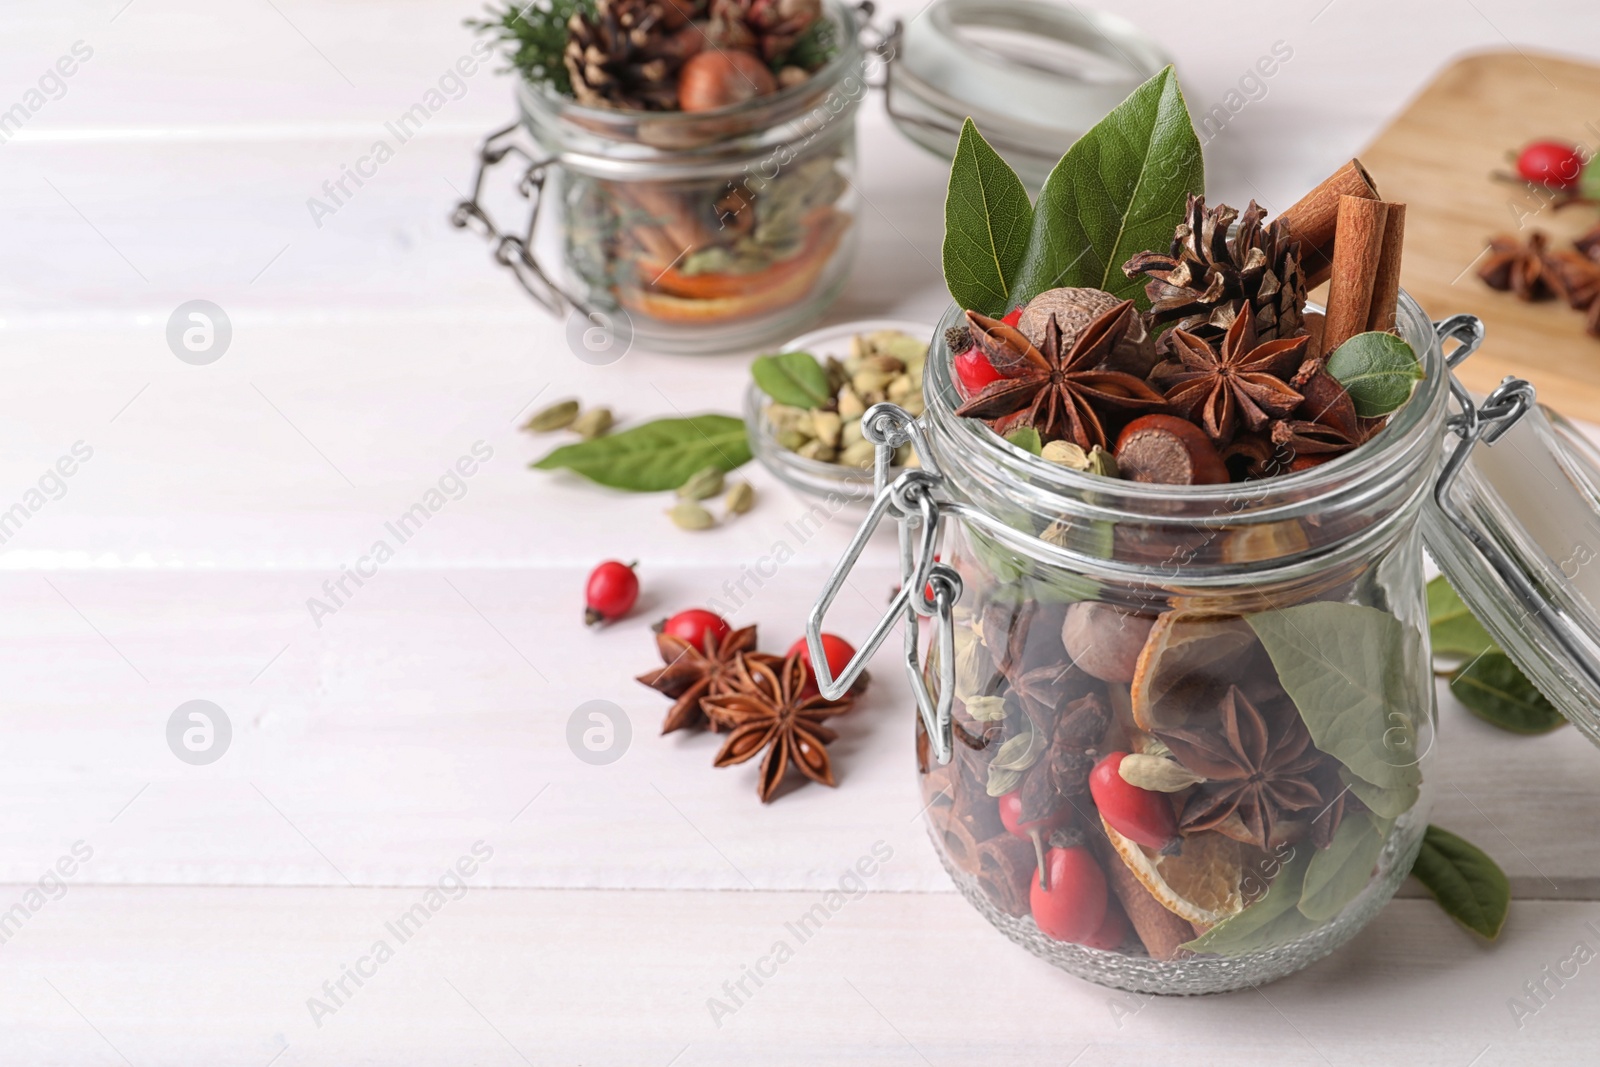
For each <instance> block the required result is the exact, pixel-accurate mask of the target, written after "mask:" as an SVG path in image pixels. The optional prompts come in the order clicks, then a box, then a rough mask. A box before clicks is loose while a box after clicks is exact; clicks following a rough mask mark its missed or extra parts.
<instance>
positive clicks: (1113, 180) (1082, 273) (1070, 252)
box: [1011, 67, 1205, 308]
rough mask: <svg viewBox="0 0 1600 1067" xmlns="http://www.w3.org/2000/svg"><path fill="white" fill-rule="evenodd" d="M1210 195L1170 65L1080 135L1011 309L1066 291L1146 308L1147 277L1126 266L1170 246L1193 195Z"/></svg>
mask: <svg viewBox="0 0 1600 1067" xmlns="http://www.w3.org/2000/svg"><path fill="white" fill-rule="evenodd" d="M1204 192H1205V163H1204V161H1203V159H1202V158H1201V153H1200V140H1199V138H1198V137H1196V136H1195V132H1194V126H1193V124H1192V123H1191V122H1190V120H1189V109H1188V107H1187V105H1185V104H1184V101H1183V92H1182V90H1181V89H1179V87H1178V77H1177V75H1176V74H1175V73H1174V72H1173V69H1172V68H1171V67H1167V68H1166V69H1164V70H1162V71H1161V72H1160V73H1159V74H1157V75H1155V77H1153V78H1151V79H1150V80H1149V81H1147V82H1145V83H1144V84H1143V85H1141V86H1139V88H1137V89H1135V90H1134V91H1133V93H1132V94H1131V95H1130V96H1129V97H1128V98H1127V99H1126V100H1124V101H1123V102H1122V103H1120V104H1118V105H1117V106H1116V107H1115V108H1113V109H1112V111H1111V113H1110V114H1108V115H1107V116H1106V117H1105V118H1103V119H1101V120H1100V121H1099V122H1098V123H1096V124H1095V125H1094V127H1093V128H1092V129H1090V130H1089V132H1087V133H1085V134H1084V135H1083V136H1082V137H1080V138H1078V140H1077V142H1076V143H1075V144H1073V146H1072V147H1071V148H1069V149H1067V154H1066V155H1064V156H1062V157H1061V161H1060V162H1059V163H1057V164H1056V166H1055V169H1054V170H1052V171H1051V172H1050V176H1049V177H1048V178H1046V179H1045V183H1044V188H1043V189H1042V190H1040V192H1039V201H1038V203H1037V204H1035V205H1034V209H1033V229H1032V232H1031V233H1030V234H1029V237H1028V249H1027V254H1026V255H1025V256H1024V257H1023V260H1022V268H1021V270H1020V271H1019V272H1018V275H1017V280H1016V282H1015V283H1014V284H1013V286H1012V288H1011V303H1012V304H1021V303H1026V302H1027V301H1029V300H1031V299H1033V298H1034V297H1035V296H1038V295H1039V294H1040V293H1042V292H1044V291H1045V290H1047V289H1054V288H1057V287H1058V286H1063V285H1069V286H1083V287H1088V288H1091V289H1104V290H1106V291H1107V292H1109V293H1111V294H1113V295H1115V296H1117V297H1118V298H1121V299H1128V298H1131V299H1133V300H1134V301H1136V302H1137V304H1138V306H1139V307H1140V308H1148V307H1149V306H1150V301H1149V299H1148V298H1147V297H1146V296H1145V292H1144V282H1145V280H1144V279H1143V278H1142V277H1141V278H1129V277H1128V276H1127V275H1125V274H1123V273H1122V265H1123V264H1124V263H1126V262H1127V261H1128V260H1129V259H1130V258H1132V257H1133V255H1134V254H1135V253H1138V252H1143V251H1146V250H1148V249H1152V248H1166V247H1168V246H1169V245H1171V244H1172V232H1173V230H1174V229H1175V228H1176V227H1177V225H1178V223H1180V222H1182V221H1183V212H1184V206H1185V204H1186V202H1187V199H1188V196H1189V194H1191V193H1193V194H1195V195H1199V194H1201V193H1204Z"/></svg>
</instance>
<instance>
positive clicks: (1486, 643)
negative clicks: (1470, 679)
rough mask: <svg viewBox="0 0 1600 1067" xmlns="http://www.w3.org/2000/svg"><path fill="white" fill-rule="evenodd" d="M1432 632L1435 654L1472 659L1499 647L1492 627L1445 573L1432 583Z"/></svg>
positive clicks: (1429, 613)
mask: <svg viewBox="0 0 1600 1067" xmlns="http://www.w3.org/2000/svg"><path fill="white" fill-rule="evenodd" d="M1428 636H1429V638H1430V639H1431V641H1430V643H1431V644H1432V645H1433V654H1434V655H1435V656H1460V657H1461V658H1463V659H1471V658H1473V657H1474V656H1481V655H1483V653H1485V652H1487V651H1489V650H1490V649H1492V648H1494V647H1495V642H1494V638H1492V637H1490V636H1489V631H1488V630H1485V629H1484V628H1483V623H1481V622H1479V621H1478V618H1477V616H1475V615H1473V614H1472V609H1470V608H1468V607H1467V605H1466V604H1465V603H1464V602H1463V601H1462V599H1461V597H1460V596H1459V595H1457V593H1456V591H1455V589H1454V588H1453V587H1452V586H1451V585H1450V583H1449V582H1448V581H1446V580H1445V578H1444V575H1442V574H1441V575H1440V576H1439V577H1437V578H1435V579H1434V580H1433V581H1431V582H1429V583H1428Z"/></svg>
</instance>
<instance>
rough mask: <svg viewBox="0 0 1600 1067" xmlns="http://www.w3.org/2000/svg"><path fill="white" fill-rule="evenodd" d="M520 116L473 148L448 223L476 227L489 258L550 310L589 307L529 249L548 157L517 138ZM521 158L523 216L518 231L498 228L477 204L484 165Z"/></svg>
mask: <svg viewBox="0 0 1600 1067" xmlns="http://www.w3.org/2000/svg"><path fill="white" fill-rule="evenodd" d="M520 127H521V123H520V122H513V123H512V124H511V125H509V126H506V127H503V128H501V129H498V130H496V131H494V132H493V133H491V134H490V135H489V136H488V137H486V138H484V141H483V144H482V145H480V146H479V148H478V169H477V173H475V174H474V175H473V178H472V193H471V195H470V196H468V197H467V198H466V199H465V200H461V201H458V202H457V203H456V206H455V208H454V209H452V210H451V212H450V224H451V225H452V226H455V227H456V228H457V229H461V230H466V229H471V230H476V231H477V232H478V233H479V234H480V235H482V236H483V238H484V239H485V240H487V241H488V242H489V244H490V245H491V251H492V254H493V256H494V261H495V262H496V263H498V264H500V265H501V266H502V267H505V268H506V269H507V270H509V271H511V274H512V276H513V277H515V278H516V280H517V283H518V284H519V285H521V286H522V288H523V289H524V290H526V291H527V293H528V295H529V296H531V297H533V299H534V300H536V301H537V302H538V303H540V304H541V305H543V306H544V307H545V309H546V310H548V311H550V312H551V313H552V314H556V315H559V314H561V313H563V312H564V311H566V310H567V307H568V306H569V305H570V306H573V307H576V308H578V309H579V310H581V311H583V312H585V313H586V314H587V313H589V310H590V309H589V307H588V305H587V304H585V303H584V302H583V301H581V300H579V299H577V298H576V297H574V296H573V294H571V293H569V292H567V291H566V290H565V289H563V288H562V287H561V286H560V285H558V284H557V283H556V281H555V280H554V278H553V277H552V276H551V273H550V272H549V271H547V270H545V269H544V267H543V266H542V265H541V264H540V263H539V259H538V257H537V256H536V255H535V253H534V247H533V244H534V235H535V232H536V231H537V229H538V226H539V209H540V208H541V207H542V206H543V204H544V183H545V178H546V176H547V174H548V172H549V169H550V167H551V166H552V165H553V164H554V163H555V162H556V161H555V160H554V159H553V158H540V157H537V156H535V155H534V154H533V153H531V152H529V151H528V150H527V149H526V148H524V147H523V146H522V145H521V144H519V143H518V131H519V129H520ZM511 157H514V158H516V159H520V160H522V161H523V162H524V163H525V164H526V166H525V167H524V168H523V171H522V174H521V175H520V176H519V178H518V179H517V186H516V189H517V193H518V194H519V195H520V196H521V197H522V198H523V199H525V200H527V201H528V204H529V208H528V222H527V225H526V227H525V228H524V230H523V232H522V233H521V234H515V233H512V232H510V231H509V230H502V229H501V228H500V227H499V226H497V225H496V224H495V221H494V219H493V218H491V217H490V215H489V212H488V210H487V209H486V208H485V207H484V206H483V199H484V195H483V183H484V179H485V178H486V177H487V176H488V174H489V171H490V170H492V169H493V168H494V167H496V166H498V165H499V164H500V163H502V162H504V161H505V160H506V159H507V158H511Z"/></svg>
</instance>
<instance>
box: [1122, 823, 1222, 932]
mask: <svg viewBox="0 0 1600 1067" xmlns="http://www.w3.org/2000/svg"><path fill="white" fill-rule="evenodd" d="M1100 825H1101V826H1103V827H1105V831H1106V838H1107V839H1108V840H1109V841H1110V842H1111V847H1112V848H1113V849H1115V850H1116V853H1117V856H1118V857H1120V858H1121V860H1122V862H1123V864H1124V865H1125V866H1126V867H1127V868H1128V870H1130V871H1132V872H1133V876H1134V877H1135V878H1137V879H1139V884H1141V885H1143V886H1144V887H1145V888H1146V889H1148V890H1149V891H1150V895H1151V896H1153V897H1155V898H1156V900H1157V901H1158V902H1159V903H1160V904H1161V906H1162V907H1164V908H1166V909H1167V910H1168V911H1170V912H1172V914H1174V915H1176V916H1178V917H1179V918H1180V919H1187V920H1188V921H1189V922H1192V923H1196V924H1198V925H1201V926H1212V925H1215V924H1216V923H1219V922H1221V921H1222V920H1224V919H1227V918H1230V917H1232V916H1234V915H1237V914H1239V913H1240V912H1241V911H1243V910H1244V893H1243V891H1242V890H1241V889H1240V882H1241V880H1242V879H1243V876H1244V851H1243V849H1242V848H1241V846H1240V845H1239V842H1237V841H1235V840H1233V839H1232V838H1228V837H1224V836H1222V835H1221V834H1219V833H1214V832H1212V831H1209V830H1207V831H1204V832H1202V833H1198V834H1187V835H1185V836H1184V838H1183V848H1182V849H1181V850H1180V851H1179V852H1177V853H1175V854H1173V855H1170V856H1165V855H1162V854H1161V853H1160V852H1157V851H1156V850H1155V849H1149V848H1145V847H1144V846H1143V845H1139V844H1136V843H1134V842H1132V841H1130V840H1128V839H1127V838H1126V837H1123V836H1122V835H1121V834H1119V833H1117V832H1116V831H1115V830H1113V829H1112V828H1111V827H1110V825H1109V824H1107V823H1106V821H1105V820H1104V819H1101V820H1100Z"/></svg>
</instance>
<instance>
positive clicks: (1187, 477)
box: [1116, 415, 1230, 485]
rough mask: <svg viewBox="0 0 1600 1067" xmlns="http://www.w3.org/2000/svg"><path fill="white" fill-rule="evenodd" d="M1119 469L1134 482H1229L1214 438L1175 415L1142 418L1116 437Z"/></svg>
mask: <svg viewBox="0 0 1600 1067" xmlns="http://www.w3.org/2000/svg"><path fill="white" fill-rule="evenodd" d="M1116 457H1117V470H1118V471H1119V472H1120V473H1121V475H1122V477H1123V478H1126V479H1128V480H1130V481H1135V482H1157V483H1160V484H1163V485H1220V484H1222V483H1224V482H1227V481H1229V480H1230V479H1229V477H1228V467H1227V465H1226V464H1225V463H1223V462H1222V456H1221V455H1219V454H1218V452H1217V450H1216V447H1215V446H1214V445H1212V443H1211V439H1210V438H1208V437H1207V436H1206V435H1205V431H1204V430H1202V429H1200V427H1198V426H1196V425H1195V424H1194V423H1192V422H1189V421H1187V420H1185V419H1180V418H1178V417H1177V416H1176V415H1142V416H1140V417H1139V418H1137V419H1134V420H1133V421H1132V422H1130V423H1128V425H1127V427H1126V428H1124V429H1123V431H1122V433H1121V435H1120V436H1119V437H1118V438H1117V449H1116Z"/></svg>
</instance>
